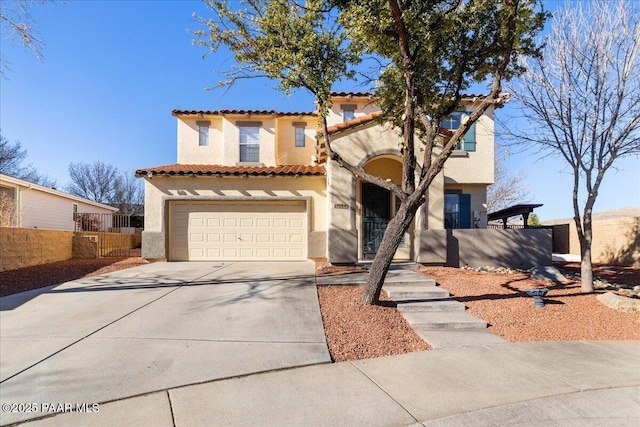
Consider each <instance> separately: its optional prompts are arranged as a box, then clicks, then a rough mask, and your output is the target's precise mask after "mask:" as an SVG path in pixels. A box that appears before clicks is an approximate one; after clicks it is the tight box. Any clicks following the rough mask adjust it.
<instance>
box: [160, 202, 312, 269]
mask: <svg viewBox="0 0 640 427" xmlns="http://www.w3.org/2000/svg"><path fill="white" fill-rule="evenodd" d="M170 215H171V216H170V223H171V231H170V236H171V238H170V241H169V247H170V249H169V253H170V257H171V260H173V261H251V260H254V261H259V260H264V261H269V260H273V261H287V260H305V259H306V258H307V211H306V203H305V202H297V201H290V202H289V201H287V202H276V203H274V202H193V203H190V202H172V203H171V208H170Z"/></svg>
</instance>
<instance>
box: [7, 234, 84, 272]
mask: <svg viewBox="0 0 640 427" xmlns="http://www.w3.org/2000/svg"><path fill="white" fill-rule="evenodd" d="M73 236H74V232H73V231H63V230H36V229H32V228H31V229H29V228H6V227H0V271H7V270H14V269H16V268H23V267H30V266H32V265H39V264H46V263H49V262H56V261H63V260H66V259H69V258H71V257H72V255H73Z"/></svg>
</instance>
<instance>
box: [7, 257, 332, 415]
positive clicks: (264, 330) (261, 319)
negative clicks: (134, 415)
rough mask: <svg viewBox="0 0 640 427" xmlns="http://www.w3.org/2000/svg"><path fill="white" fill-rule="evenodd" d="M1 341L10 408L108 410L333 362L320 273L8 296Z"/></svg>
mask: <svg viewBox="0 0 640 427" xmlns="http://www.w3.org/2000/svg"><path fill="white" fill-rule="evenodd" d="M0 337H1V340H0V346H1V347H0V353H1V358H0V382H1V384H0V401H1V403H3V404H4V403H11V402H13V403H27V402H36V403H73V404H75V403H94V402H107V401H112V400H117V399H122V398H125V397H129V396H136V395H141V394H145V393H149V392H153V391H158V390H167V389H170V388H175V387H179V386H183V385H187V384H194V383H200V382H205V381H210V380H215V379H222V378H230V377H235V376H241V375H246V374H250V373H256V372H263V371H271V370H276V369H282V368H290V367H296V366H305V365H313V364H319V363H327V362H330V356H329V352H328V350H327V345H326V341H325V337H324V330H323V327H322V319H321V316H320V309H319V306H318V299H317V293H316V289H315V280H314V264H313V263H312V262H290V263H224V264H223V263H154V264H148V265H145V266H141V267H135V268H131V269H128V270H122V271H119V272H115V273H111V274H108V275H104V276H99V277H94V278H89V279H81V280H77V281H73V282H69V283H65V284H63V285H58V286H52V287H48V288H44V289H41V290H37V291H30V292H25V293H22V294H17V295H12V296H8V297H4V298H0ZM1 415H2V424H7V423H11V422H15V421H19V420H23V419H28V418H34V417H39V416H42V415H45V414H42V413H13V412H9V413H7V412H4V413H2V414H1Z"/></svg>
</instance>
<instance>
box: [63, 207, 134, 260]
mask: <svg viewBox="0 0 640 427" xmlns="http://www.w3.org/2000/svg"><path fill="white" fill-rule="evenodd" d="M75 231H76V232H78V233H82V235H83V237H84V238H86V239H89V240H91V241H93V242H95V243H96V245H97V249H98V256H100V257H129V256H134V255H135V254H137V252H138V251H137V249H136V247H137V246H139V240H140V238H139V236H138V235H136V234H135V232H136V228H135V227H132V226H131V215H125V214H103V213H77V214H76V215H75Z"/></svg>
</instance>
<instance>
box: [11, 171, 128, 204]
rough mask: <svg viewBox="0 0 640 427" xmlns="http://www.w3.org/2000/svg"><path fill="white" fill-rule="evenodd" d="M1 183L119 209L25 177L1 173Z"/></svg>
mask: <svg viewBox="0 0 640 427" xmlns="http://www.w3.org/2000/svg"><path fill="white" fill-rule="evenodd" d="M0 184H4V185H5V186H6V185H8V186H10V187H12V186H13V187H22V188H26V189H30V190H35V191H40V192H42V193H48V194H52V195H54V196H58V197H63V198H65V199H69V200H72V201H74V202H81V203H84V204H87V205H91V206H95V207H98V208H102V209H108V210H110V211H112V212H114V213H115V212H117V211H118V210H119V209H118V208H114V207H113V206H109V205H105V204H103V203H98V202H94V201H93V200H89V199H85V198H84V197H78V196H74V195H73V194H69V193H64V192H62V191H58V190H56V189H54V188H49V187H45V186H43V185H39V184H34V183H33V182H29V181H25V180H23V179H19V178H14V177H12V176H10V175H4V174H0Z"/></svg>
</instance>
